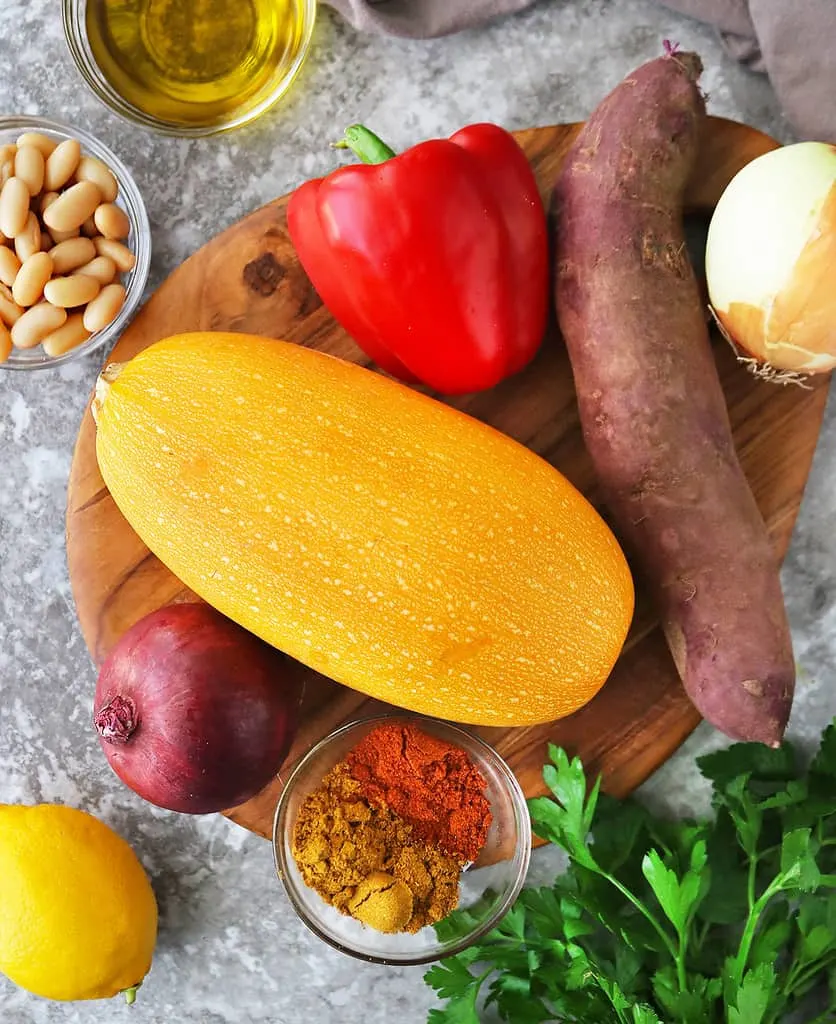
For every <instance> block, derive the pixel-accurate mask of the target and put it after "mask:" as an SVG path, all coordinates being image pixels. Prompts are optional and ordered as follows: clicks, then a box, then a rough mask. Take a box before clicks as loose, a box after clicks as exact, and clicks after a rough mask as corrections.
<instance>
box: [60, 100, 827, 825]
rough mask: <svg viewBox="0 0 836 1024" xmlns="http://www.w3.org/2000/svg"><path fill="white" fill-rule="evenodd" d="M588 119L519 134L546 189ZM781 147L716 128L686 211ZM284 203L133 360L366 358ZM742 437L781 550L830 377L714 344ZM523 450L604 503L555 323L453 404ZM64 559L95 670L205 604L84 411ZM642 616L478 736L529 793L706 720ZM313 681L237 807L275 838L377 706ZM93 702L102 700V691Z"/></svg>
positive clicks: (159, 323) (639, 762)
mask: <svg viewBox="0 0 836 1024" xmlns="http://www.w3.org/2000/svg"><path fill="white" fill-rule="evenodd" d="M579 129H580V125H577V124H576V125H561V126H555V127H547V128H534V129H530V130H527V131H522V132H519V133H517V138H518V139H519V141H520V143H521V145H522V146H523V148H524V149H525V151H526V153H527V154H528V157H529V159H530V160H531V163H532V166H533V167H534V169H535V172H536V174H537V178H538V181H539V184H540V187H541V189H542V192H543V195H544V197H547V196H548V193H549V190H550V188H551V185H552V183H553V182H554V180H555V177H556V175H557V172H558V169H559V167H560V164H561V161H562V159H563V157H564V155H565V153H566V151H567V149H568V147H569V146H570V145H571V143H572V140H573V139H574V138H575V136H576V134H577V132H578V131H579ZM776 145H777V143H775V142H774V141H773V140H772V139H770V138H769V137H768V136H765V135H763V134H761V133H759V132H756V131H754V130H753V129H750V128H747V127H745V126H743V125H739V124H736V123H734V122H731V121H725V120H721V119H715V118H711V119H709V121H708V122H707V125H706V132H705V137H704V140H703V144H702V148H701V154H700V160H699V166H698V167H697V168H696V171H695V173H694V175H693V179H692V181H691V184H690V186H689V190H688V196H687V205H688V208H689V210H691V211H694V212H696V213H697V214H701V215H703V216H704V217H707V216H709V215H710V212H711V210H712V209H713V208H714V205H715V204H716V202H717V200H718V198H719V196H720V194H721V192H722V190H723V189H724V188H725V186H726V184H727V183H728V182H729V180H730V179H731V177H732V176H733V175H734V174H735V173H736V172H737V171H738V170H739V169H740V168H741V167H742V166H744V165H745V164H746V163H748V162H749V161H750V160H752V159H753V158H754V157H756V156H758V155H760V154H761V153H764V152H766V151H768V150H770V149H773V148H774V147H775V146H776ZM286 202H287V197H283V198H281V199H277V200H276V201H275V202H273V203H271V204H269V205H267V206H265V207H263V208H261V209H259V210H256V211H255V212H254V213H252V214H250V215H249V216H248V217H246V218H245V219H244V220H242V221H240V222H238V223H237V224H234V225H233V226H232V227H230V228H228V229H227V230H226V231H224V232H223V233H222V234H220V235H218V236H217V237H216V238H214V239H213V240H212V241H210V242H209V243H208V244H207V245H205V246H204V247H203V248H202V249H200V250H199V251H198V252H196V253H195V254H194V255H193V256H192V257H191V258H190V259H188V260H187V261H186V262H185V263H184V264H182V266H180V267H179V268H178V269H177V270H175V271H174V273H173V274H171V276H170V277H169V278H168V280H167V281H166V282H165V283H164V284H163V285H162V286H161V287H160V289H159V290H158V291H157V293H156V294H155V295H154V296H153V297H152V298H151V300H150V301H149V302H148V303H147V304H146V305H145V306H144V308H143V309H142V310H141V311H140V313H139V314H138V315H137V317H136V319H135V320H134V321H133V323H132V324H131V326H130V327H129V328H128V329H127V330H126V331H125V333H124V334H123V336H122V338H121V340H120V341H119V343H118V345H117V346H116V348H115V349H114V351H113V353H112V355H111V360H114V361H120V360H125V359H129V358H130V357H131V356H133V355H135V354H136V353H137V352H139V351H140V350H141V349H143V348H145V347H146V346H147V345H149V344H151V343H152V342H154V341H156V340H158V339H159V338H162V337H165V336H166V335H169V334H174V333H176V332H178V331H193V330H239V331H248V332H252V333H255V334H263V335H267V336H269V337H275V338H287V339H289V340H291V341H294V342H297V343H298V344H301V345H308V346H310V347H312V348H317V349H321V350H322V351H325V352H330V353H332V354H333V355H337V356H341V357H342V358H344V359H349V360H353V361H357V362H364V363H365V362H366V360H365V359H364V358H363V356H362V353H361V352H360V351H359V350H358V349H357V348H356V346H355V345H354V343H353V342H352V341H351V339H350V338H349V337H348V336H347V335H346V334H345V333H344V332H343V331H342V330H341V329H340V328H339V327H338V326H337V325H336V324H335V323H334V321H333V320H332V318H331V317H330V316H329V314H328V312H327V311H326V310H325V309H324V307H323V306H322V303H321V301H320V299H319V297H318V296H317V294H316V293H315V291H314V290H313V288H312V287H311V285H310V283H309V281H308V279H307V277H306V275H305V273H304V271H303V270H302V268H301V266H300V265H299V263H298V261H297V260H296V258H295V254H294V251H293V247H292V245H291V242H290V239H289V238H288V235H287V228H286V220H285V208H286ZM715 353H716V360H717V366H718V369H719V372H720V376H721V379H722V383H723V388H724V392H725V395H726V399H727V401H728V405H729V410H730V414H731V419H732V423H733V427H734V434H735V440H736V443H737V447H738V452H739V454H740V458H741V461H742V463H743V467H744V470H745V472H746V475H747V477H748V479H749V481H750V483H751V485H752V488H753V490H754V493H755V496H756V498H757V501H758V504H759V506H760V509H761V511H762V513H763V515H764V518H765V520H766V522H767V524H768V526H769V530H770V534H771V536H772V539H773V541H774V544H775V550H776V553H777V554H778V555H779V556H780V557H781V558H783V556H784V553H785V552H786V549H787V545H788V543H789V540H790V535H791V532H792V528H793V523H794V521H795V517H796V513H797V511H798V506H799V503H800V501H801V496H802V493H803V490H804V485H805V482H806V479H807V474H808V472H809V468H810V463H811V460H812V456H813V451H814V449H815V445H816V440H817V437H818V432H819V426H820V423H821V417H822V412H823V409H824V403H825V398H826V393H827V383H828V382H827V381H826V380H818V381H816V382H815V384H814V386H813V387H812V388H811V389H810V390H802V389H800V388H797V387H780V386H776V385H770V384H767V383H763V382H760V381H756V380H755V379H754V378H753V377H752V376H751V375H750V374H748V373H747V372H746V371H745V370H744V369H743V368H742V367H741V366H740V365H738V363H737V362H736V360H735V358H734V356H733V354H732V353H731V351H730V350H729V348H728V346H726V345H725V343H722V342H718V343H717V345H716V349H715ZM452 404H454V405H456V406H457V407H459V408H462V409H464V410H466V411H467V412H469V413H470V414H471V415H473V416H476V417H478V418H479V419H482V420H485V421H486V422H488V423H491V424H492V425H493V426H495V427H497V428H498V429H500V430H503V431H505V433H507V434H509V435H511V436H512V437H514V438H516V439H517V440H518V441H521V442H523V443H524V444H526V445H528V446H529V447H530V448H532V449H533V450H534V451H536V452H538V453H539V454H540V455H542V456H543V457H544V458H546V459H548V460H549V461H550V462H551V463H553V464H554V465H555V466H557V467H558V468H559V469H560V470H561V471H562V472H563V473H564V474H565V475H566V476H567V477H568V478H569V479H570V480H571V481H572V482H573V483H574V484H575V485H576V486H578V487H579V488H580V489H581V490H582V491H583V492H584V493H586V494H587V495H588V496H589V497H590V498H591V500H592V501H593V502H595V503H596V504H598V495H597V492H596V485H595V479H594V475H593V472H592V467H591V464H590V462H589V459H588V457H587V455H586V452H585V450H584V447H583V442H582V438H581V432H580V428H579V425H578V416H577V408H576V403H575V393H574V388H573V384H572V375H571V371H570V367H569V363H568V360H567V357H566V353H565V350H564V348H563V345H562V342H561V341H560V338H559V336H558V334H557V332H556V330H555V329H554V326H552V327H551V328H550V331H549V336H548V337H547V339H546V341H545V343H544V345H543V348H542V350H541V352H540V353H539V355H538V356H537V358H536V359H535V361H534V363H533V364H532V365H531V366H530V367H529V368H528V369H527V370H526V371H525V372H523V373H522V374H520V375H519V376H517V377H516V378H514V379H513V380H509V381H506V382H504V383H503V384H501V385H500V386H499V387H497V388H495V389H493V390H491V391H489V392H485V393H482V394H477V395H472V396H467V397H465V398H462V399H456V400H454V401H453V402H452ZM67 552H68V560H69V569H70V579H71V581H72V587H73V593H74V596H75V601H76V606H77V609H78V616H79V621H80V623H81V629H82V632H83V634H84V638H85V641H86V643H87V646H88V648H89V649H90V652H91V654H92V656H93V659H94V661H95V662H96V663H100V662H101V661H102V660H103V659H104V657H105V656H106V655H107V653H108V651H109V650H110V648H111V647H112V645H113V644H114V642H115V641H116V640H117V639H118V638H119V637H120V636H121V634H122V633H123V632H124V631H125V630H126V629H127V628H128V627H130V626H131V625H132V624H133V623H134V622H136V621H137V620H138V619H139V618H141V617H142V616H143V615H145V614H147V613H148V612H151V611H153V610H155V609H157V608H159V607H161V606H162V605H165V604H167V603H169V602H171V601H179V600H184V599H185V600H188V599H194V595H192V594H190V593H189V591H187V590H186V589H185V588H184V587H183V586H182V585H181V584H180V583H179V581H178V580H177V579H175V578H174V577H173V576H172V575H171V574H170V573H169V572H168V570H167V569H165V568H164V566H163V565H162V564H161V563H160V562H159V561H158V560H157V559H156V558H155V557H154V556H153V555H152V554H151V553H150V552H149V551H148V549H147V548H146V547H145V546H144V545H143V544H142V542H141V541H140V540H139V538H138V537H137V536H136V534H135V533H134V532H133V531H132V530H131V528H130V527H129V526H128V524H127V523H126V522H125V520H124V519H123V518H122V516H121V514H120V513H119V510H118V509H117V508H116V506H115V504H114V503H113V501H112V499H111V497H110V495H109V493H108V491H107V489H106V488H105V486H104V483H103V481H102V478H101V476H100V475H99V472H98V467H97V465H96V456H95V433H94V427H93V422H92V417H91V416H90V414H89V410H88V411H87V412H86V413H85V416H84V419H83V422H82V425H81V429H80V432H79V436H78V442H77V444H76V449H75V454H74V458H73V464H72V470H71V474H70V483H69V493H68V507H67ZM637 589H638V604H637V612H636V617H635V621H634V623H633V627H632V630H631V632H630V636H629V638H628V641H627V644H626V646H625V649H624V652H623V654H622V656H621V658H620V660H619V662H618V664H617V665H616V668H615V671H614V672H613V674H612V677H611V679H610V680H609V682H608V683H607V685H606V686H605V687H604V689H603V690H602V691H601V692H600V693H599V694H598V696H596V698H595V699H594V700H593V701H592V702H591V703H590V704H588V705H587V706H586V707H585V708H583V709H582V710H581V711H579V712H577V713H576V714H574V715H573V716H571V717H570V718H568V719H564V720H562V721H560V722H555V723H552V724H550V725H546V726H537V727H533V728H525V729H479V730H478V731H479V732H480V733H481V734H482V735H483V736H485V738H487V739H488V740H489V741H490V742H492V743H493V744H494V745H495V746H496V747H497V749H498V750H499V751H500V753H501V754H503V756H504V757H505V758H507V760H508V762H509V763H510V765H511V767H512V769H513V770H514V771H515V772H516V774H517V777H518V778H519V780H520V782H521V783H522V785H523V787H524V789H525V791H526V793H527V794H529V795H534V794H537V793H540V792H542V791H543V784H542V780H541V777H540V770H541V766H542V764H543V760H544V756H545V753H546V742H547V741H549V740H550V741H553V742H555V743H559V744H562V745H564V746H565V747H566V748H567V749H568V750H569V751H570V752H572V753H578V754H580V755H581V756H582V757H583V759H584V762H585V763H586V764H587V765H588V767H589V768H590V769H592V770H593V771H602V772H603V773H604V778H605V785H606V788H607V789H608V790H609V791H610V792H612V793H614V794H617V795H620V794H625V793H627V792H629V791H630V790H632V789H633V788H634V787H635V786H637V785H639V783H641V782H642V781H644V779H646V778H647V776H648V775H649V774H650V773H651V772H652V771H653V770H654V769H655V768H657V767H658V766H659V765H660V764H661V763H662V762H663V761H664V760H665V759H666V758H667V757H669V756H670V754H671V753H672V752H673V751H674V750H675V749H676V748H677V747H678V746H679V744H680V743H681V742H682V741H683V740H684V739H685V737H686V736H687V735H688V734H689V733H690V732H691V730H692V729H693V728H694V727H695V725H696V724H697V722H698V721H699V718H698V716H697V714H696V712H695V711H694V709H693V708H692V706H691V704H690V703H689V702H688V700H687V698H686V697H685V695H684V693H683V691H682V688H681V686H680V684H679V680H678V678H677V676H676V673H675V671H674V668H673V664H672V662H671V659H670V656H669V654H668V651H667V647H666V646H665V643H664V640H663V638H662V634H661V631H660V630H659V628H658V625H657V623H656V620H655V618H654V614H653V610H652V609H651V607H650V605H649V602H648V601H647V599H646V595H645V592H644V587H643V585H642V581H641V580H640V579H638V580H637ZM296 671H298V672H299V673H300V674H301V675H302V676H303V677H304V679H305V681H306V684H307V690H306V698H305V705H304V712H303V716H302V725H301V728H300V731H299V734H298V736H297V738H296V741H295V743H294V747H293V749H292V751H291V753H290V755H289V757H288V759H287V761H286V763H285V766H284V767H283V769H282V771H281V772H280V773H279V776H278V777H277V778H276V780H275V781H274V782H273V783H272V784H271V785H269V786H268V787H267V788H266V789H265V790H264V791H263V792H262V793H261V794H259V795H258V796H257V797H255V799H253V800H251V801H249V803H247V804H245V805H243V806H242V807H238V808H235V809H232V810H230V811H229V812H228V815H229V817H230V818H232V819H233V820H234V821H237V822H238V823H239V824H241V825H243V826H245V827H246V828H249V829H251V830H252V831H254V832H257V833H258V834H260V835H263V836H268V835H269V833H270V831H271V827H272V817H273V811H274V808H275V805H276V800H277V798H278V795H279V793H280V791H281V786H282V777H286V773H287V770H288V768H289V767H290V765H292V763H293V762H294V761H295V760H296V758H297V757H298V756H299V755H300V754H302V753H303V752H304V751H305V750H306V749H307V748H308V747H309V746H310V745H311V744H312V743H313V742H315V741H316V740H318V739H319V738H320V737H322V736H323V735H324V734H325V733H327V732H329V731H330V730H331V729H333V728H334V727H336V726H337V725H339V724H340V723H342V722H344V721H346V720H347V719H350V718H354V717H359V716H365V715H367V714H370V713H372V712H373V711H375V710H379V709H380V708H381V707H382V705H380V704H379V703H378V702H375V701H371V700H369V699H367V698H365V697H363V696H362V695H360V694H357V693H355V692H353V691H351V690H348V689H346V688H344V687H341V686H339V685H337V684H336V683H332V682H331V681H329V680H327V679H324V678H322V677H319V676H317V675H315V674H314V673H312V672H310V671H309V670H307V669H305V668H304V667H302V666H298V667H297V669H296ZM91 696H92V695H91Z"/></svg>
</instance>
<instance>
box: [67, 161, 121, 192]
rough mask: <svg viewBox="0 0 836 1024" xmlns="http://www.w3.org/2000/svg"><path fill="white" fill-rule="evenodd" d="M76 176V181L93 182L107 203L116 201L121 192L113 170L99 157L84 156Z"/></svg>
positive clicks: (79, 163)
mask: <svg viewBox="0 0 836 1024" xmlns="http://www.w3.org/2000/svg"><path fill="white" fill-rule="evenodd" d="M75 178H76V181H90V182H92V183H93V184H94V185H95V186H96V188H97V189H98V190H99V192H100V193H101V195H102V199H104V201H105V202H106V203H112V202H114V200H115V199H116V196H117V195H118V194H119V184H118V182H117V181H116V177H115V175H114V173H113V171H111V169H110V168H109V167H108V166H107V164H105V163H102V161H101V160H99V159H98V157H95V156H83V157H82V158H81V160H79V162H78V167H77V168H76V171H75Z"/></svg>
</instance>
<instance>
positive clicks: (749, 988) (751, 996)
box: [728, 964, 775, 1024]
mask: <svg viewBox="0 0 836 1024" xmlns="http://www.w3.org/2000/svg"><path fill="white" fill-rule="evenodd" d="M774 987H775V971H774V970H773V969H772V967H771V966H770V965H769V964H760V966H758V967H755V968H754V969H753V970H751V971H747V972H746V975H745V976H744V978H743V984H742V985H741V986H740V988H739V989H738V990H737V994H736V996H735V1000H734V1005H733V1006H730V1007H729V1012H728V1024H761V1021H763V1019H764V1017H765V1015H766V1011H767V1008H768V1006H769V999H770V994H771V993H772V990H773V988H774Z"/></svg>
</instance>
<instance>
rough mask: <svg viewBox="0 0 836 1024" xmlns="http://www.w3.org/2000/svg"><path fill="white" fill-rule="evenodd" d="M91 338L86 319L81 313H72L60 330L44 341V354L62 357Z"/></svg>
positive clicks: (49, 335)
mask: <svg viewBox="0 0 836 1024" xmlns="http://www.w3.org/2000/svg"><path fill="white" fill-rule="evenodd" d="M89 337H90V331H88V330H87V328H86V327H85V326H84V317H83V316H82V314H81V313H72V314H71V315H70V316H68V317H67V322H66V323H65V324H64V325H63V326H62V327H59V328H58V330H56V331H53V332H52V333H51V334H48V335H47V336H46V337H45V338H44V339H43V346H44V352H46V354H47V355H48V356H53V357H54V356H62V355H63V354H64V353H65V352H69V351H70V349H71V348H75V347H76V346H77V345H80V344H81V343H82V341H86V340H87V339H88V338H89Z"/></svg>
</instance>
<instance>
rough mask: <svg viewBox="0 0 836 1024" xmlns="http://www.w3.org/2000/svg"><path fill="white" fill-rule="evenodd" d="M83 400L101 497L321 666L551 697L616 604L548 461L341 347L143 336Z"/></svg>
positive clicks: (206, 590) (599, 542)
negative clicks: (353, 360)
mask: <svg viewBox="0 0 836 1024" xmlns="http://www.w3.org/2000/svg"><path fill="white" fill-rule="evenodd" d="M109 376H111V377H115V379H113V380H112V381H111V382H110V384H109V385H107V386H102V387H100V389H99V390H100V393H99V397H98V399H97V401H96V403H95V412H96V417H97V423H98V432H97V444H96V451H97V456H98V461H99V466H100V468H101V472H102V475H103V477H104V479H105V482H106V483H107V486H108V488H109V489H110V491H111V494H112V495H113V498H114V500H115V502H116V504H117V506H118V507H119V509H120V510H121V512H122V513H123V515H124V516H125V518H126V519H127V520H128V522H129V523H130V524H131V526H132V527H133V528H134V529H135V530H136V532H137V533H138V534H139V536H140V537H141V538H142V540H143V541H144V542H145V543H146V544H147V545H148V547H149V548H150V549H151V551H153V552H154V554H156V555H157V557H158V558H159V559H160V560H161V561H162V562H163V563H164V564H165V565H166V566H167V567H168V568H169V569H170V570H171V571H172V572H173V573H174V574H175V575H176V576H177V577H178V578H179V579H180V580H182V581H183V582H184V583H185V584H186V585H187V586H188V587H190V588H191V589H192V590H194V591H195V592H196V593H197V594H199V595H200V596H201V597H202V598H204V599H205V600H206V601H208V602H209V603H210V604H212V605H214V606H215V607H216V608H217V609H218V610H219V611H221V612H223V613H224V614H225V615H228V616H229V617H230V618H231V619H234V620H235V621H236V622H238V623H240V624H241V625H242V626H244V627H245V628H247V629H249V630H251V631H252V632H253V633H256V634H257V635H258V636H260V637H262V638H263V639H264V640H266V641H268V642H269V643H271V644H273V645H275V646H276V647H278V648H280V649H281V650H283V651H285V652H287V653H288V654H290V655H291V656H293V657H294V658H297V659H298V660H299V661H302V662H304V663H305V664H307V665H309V666H310V667H312V668H314V669H316V670H317V671H319V672H322V673H324V674H325V675H327V676H330V677H331V678H332V679H335V680H337V681H338V682H341V683H344V684H345V685H347V686H351V687H354V688H355V689H357V690H359V691H361V692H363V693H366V694H368V695H370V696H373V697H377V698H380V699H382V700H386V701H389V702H390V703H393V704H396V705H399V706H401V707H404V708H408V709H410V710H412V711H416V712H420V713H425V714H431V715H436V716H439V717H444V718H449V719H452V720H454V721H460V722H467V723H472V724H486V725H497V726H499V725H503V726H511V725H525V724H533V723H537V722H544V721H550V720H552V719H556V718H560V717H562V716H564V715H568V714H570V713H571V712H572V711H575V710H576V709H577V708H579V707H580V706H581V705H583V704H585V703H586V702H587V701H588V700H589V699H590V698H591V697H592V696H593V695H594V694H595V693H596V692H597V691H598V689H599V688H600V687H601V686H602V685H603V683H604V682H605V680H606V679H607V676H608V675H609V673H610V671H611V669H612V667H613V664H614V663H615V661H616V659H617V657H618V655H619V652H620V651H621V648H622V645H623V642H624V639H625V636H626V633H627V629H628V627H629V624H630V621H631V618H632V613H633V600H634V596H633V583H632V579H631V575H630V571H629V569H628V567H627V563H626V561H625V559H624V555H623V553H622V551H621V549H620V547H619V545H618V543H617V541H616V540H615V538H614V537H613V535H612V533H611V532H610V530H609V528H608V527H607V526H606V524H605V523H604V522H603V520H602V519H601V518H600V516H599V515H598V514H597V512H596V511H595V510H594V509H593V508H592V506H591V505H590V504H589V503H588V502H587V501H586V499H585V498H584V497H583V496H582V495H581V494H580V493H579V492H578V491H576V490H575V488H574V487H573V486H572V485H571V484H570V483H569V482H568V481H567V480H566V479H565V478H564V477H563V476H562V475H561V474H560V473H559V472H557V471H556V470H555V469H554V468H553V467H552V466H550V465H549V464H548V463H547V462H545V461H544V460H543V459H541V458H540V457H539V456H537V455H535V454H534V453H533V452H531V451H529V450H528V449H527V448H524V447H523V446H521V445H520V444H518V443H517V442H515V441H513V440H511V439H510V438H508V437H506V436H505V435H503V434H501V433H499V432H497V431H496V430H494V429H493V428H491V427H488V426H486V425H485V424H483V423H480V422H478V421H477V420H474V419H472V418H471V417H469V416H466V415H464V414H463V413H460V412H458V411H456V410H454V409H451V408H450V407H448V406H446V405H443V404H441V403H440V402H437V401H435V400H433V399H431V398H428V397H426V396H424V395H421V394H419V393H417V392H415V391H412V390H411V389H409V388H408V387H405V386H404V385H401V384H398V383H396V382H394V381H392V380H389V379H388V378H385V377H383V376H380V375H379V374H376V373H372V372H370V371H368V370H365V369H363V368H361V367H358V366H355V365H354V364H350V363H346V362H343V361H341V360H338V359H335V358H333V357H330V356H327V355H323V354H322V353H318V352H314V351H311V350H309V349H306V348H303V347H301V346H297V345H292V344H289V343H286V342H277V341H272V340H268V339H264V338H258V337H254V336H249V335H240V334H223V333H200V334H197V333H196V334H188V335H180V336H177V337H173V338H169V339H166V340H164V341H161V342H158V343H157V344H155V345H152V346H151V347H150V348H148V349H146V350H145V351H144V352H142V353H141V354H140V355H138V356H137V357H136V358H135V359H133V360H132V361H131V362H129V363H127V364H125V365H124V366H123V367H122V368H121V369H120V370H119V371H118V375H116V374H115V373H114V372H113V371H111V372H110V374H109Z"/></svg>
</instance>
